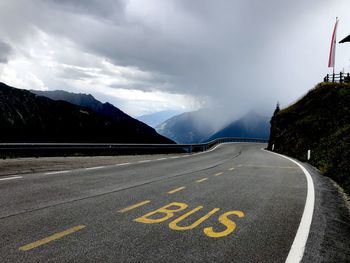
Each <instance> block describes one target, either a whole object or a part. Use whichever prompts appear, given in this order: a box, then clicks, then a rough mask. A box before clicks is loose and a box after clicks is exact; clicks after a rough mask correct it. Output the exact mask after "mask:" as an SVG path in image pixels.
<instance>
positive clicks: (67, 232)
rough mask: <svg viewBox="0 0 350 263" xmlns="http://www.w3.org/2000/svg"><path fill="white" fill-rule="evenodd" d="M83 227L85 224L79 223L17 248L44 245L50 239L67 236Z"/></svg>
mask: <svg viewBox="0 0 350 263" xmlns="http://www.w3.org/2000/svg"><path fill="white" fill-rule="evenodd" d="M83 228H85V226H83V225H79V226H75V227H72V228H69V229H67V230H65V231H62V232H59V233H56V234H54V235H52V236H49V237H45V238H43V239H40V240H38V241H35V242H33V243H30V244H28V245H25V246H22V247H20V248H19V250H22V251H28V250H31V249H33V248H36V247H39V246H41V245H44V244H47V243H49V242H51V241H54V240H57V239H60V238H62V237H64V236H67V235H69V234H72V233H74V232H77V231H79V230H81V229H83Z"/></svg>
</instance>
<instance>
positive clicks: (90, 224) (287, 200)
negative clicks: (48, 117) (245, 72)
mask: <svg viewBox="0 0 350 263" xmlns="http://www.w3.org/2000/svg"><path fill="white" fill-rule="evenodd" d="M265 146H266V145H264V144H252V143H232V144H223V145H220V146H219V147H217V148H216V149H214V150H212V151H210V152H206V153H202V154H193V155H182V156H181V155H179V156H176V157H172V158H170V157H169V158H166V159H158V160H153V161H149V162H147V161H142V162H138V163H130V164H128V163H126V164H119V165H112V166H106V167H95V168H90V169H78V170H72V171H63V172H61V173H46V174H45V173H41V174H28V175H25V176H23V177H18V178H16V177H14V178H12V179H11V180H0V193H1V195H0V207H1V210H0V242H1V248H0V262H193V261H200V262H285V260H286V258H287V256H288V253H289V251H290V249H291V246H292V243H293V240H294V237H295V235H296V233H297V230H298V227H299V224H300V220H301V216H302V214H303V209H304V206H305V200H306V195H307V181H306V177H305V175H304V173H303V171H302V170H301V169H300V168H299V167H298V166H297V165H296V164H295V163H293V162H291V161H289V160H287V159H285V158H282V157H280V156H277V155H274V154H271V153H269V152H265V151H262V150H261V148H262V147H265ZM164 158H165V157H164ZM5 179H6V178H5Z"/></svg>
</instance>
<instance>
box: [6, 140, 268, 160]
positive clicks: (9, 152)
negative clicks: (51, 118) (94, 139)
mask: <svg viewBox="0 0 350 263" xmlns="http://www.w3.org/2000/svg"><path fill="white" fill-rule="evenodd" d="M226 142H254V143H267V142H268V140H266V139H260V138H219V139H215V140H212V141H210V142H206V143H197V144H120V143H0V157H2V158H5V157H18V156H32V157H39V156H72V155H121V154H154V153H192V152H203V151H207V150H209V149H210V148H212V147H214V146H215V145H217V144H220V143H226Z"/></svg>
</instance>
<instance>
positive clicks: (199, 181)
mask: <svg viewBox="0 0 350 263" xmlns="http://www.w3.org/2000/svg"><path fill="white" fill-rule="evenodd" d="M206 180H208V178H203V179H200V180H197V181H196V183H201V182H204V181H206Z"/></svg>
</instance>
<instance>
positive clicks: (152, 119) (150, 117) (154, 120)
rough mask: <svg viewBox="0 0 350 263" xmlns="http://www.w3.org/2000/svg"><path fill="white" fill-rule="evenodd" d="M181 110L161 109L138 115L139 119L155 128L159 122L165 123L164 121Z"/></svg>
mask: <svg viewBox="0 0 350 263" xmlns="http://www.w3.org/2000/svg"><path fill="white" fill-rule="evenodd" d="M181 113H182V112H181V111H178V110H167V111H159V112H155V113H151V114H146V115H142V116H139V117H137V119H138V120H139V121H142V122H144V123H146V124H147V125H149V126H151V127H153V128H155V127H157V126H158V125H159V124H161V123H163V122H164V121H166V120H168V119H170V118H172V117H174V116H176V115H179V114H181Z"/></svg>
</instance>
